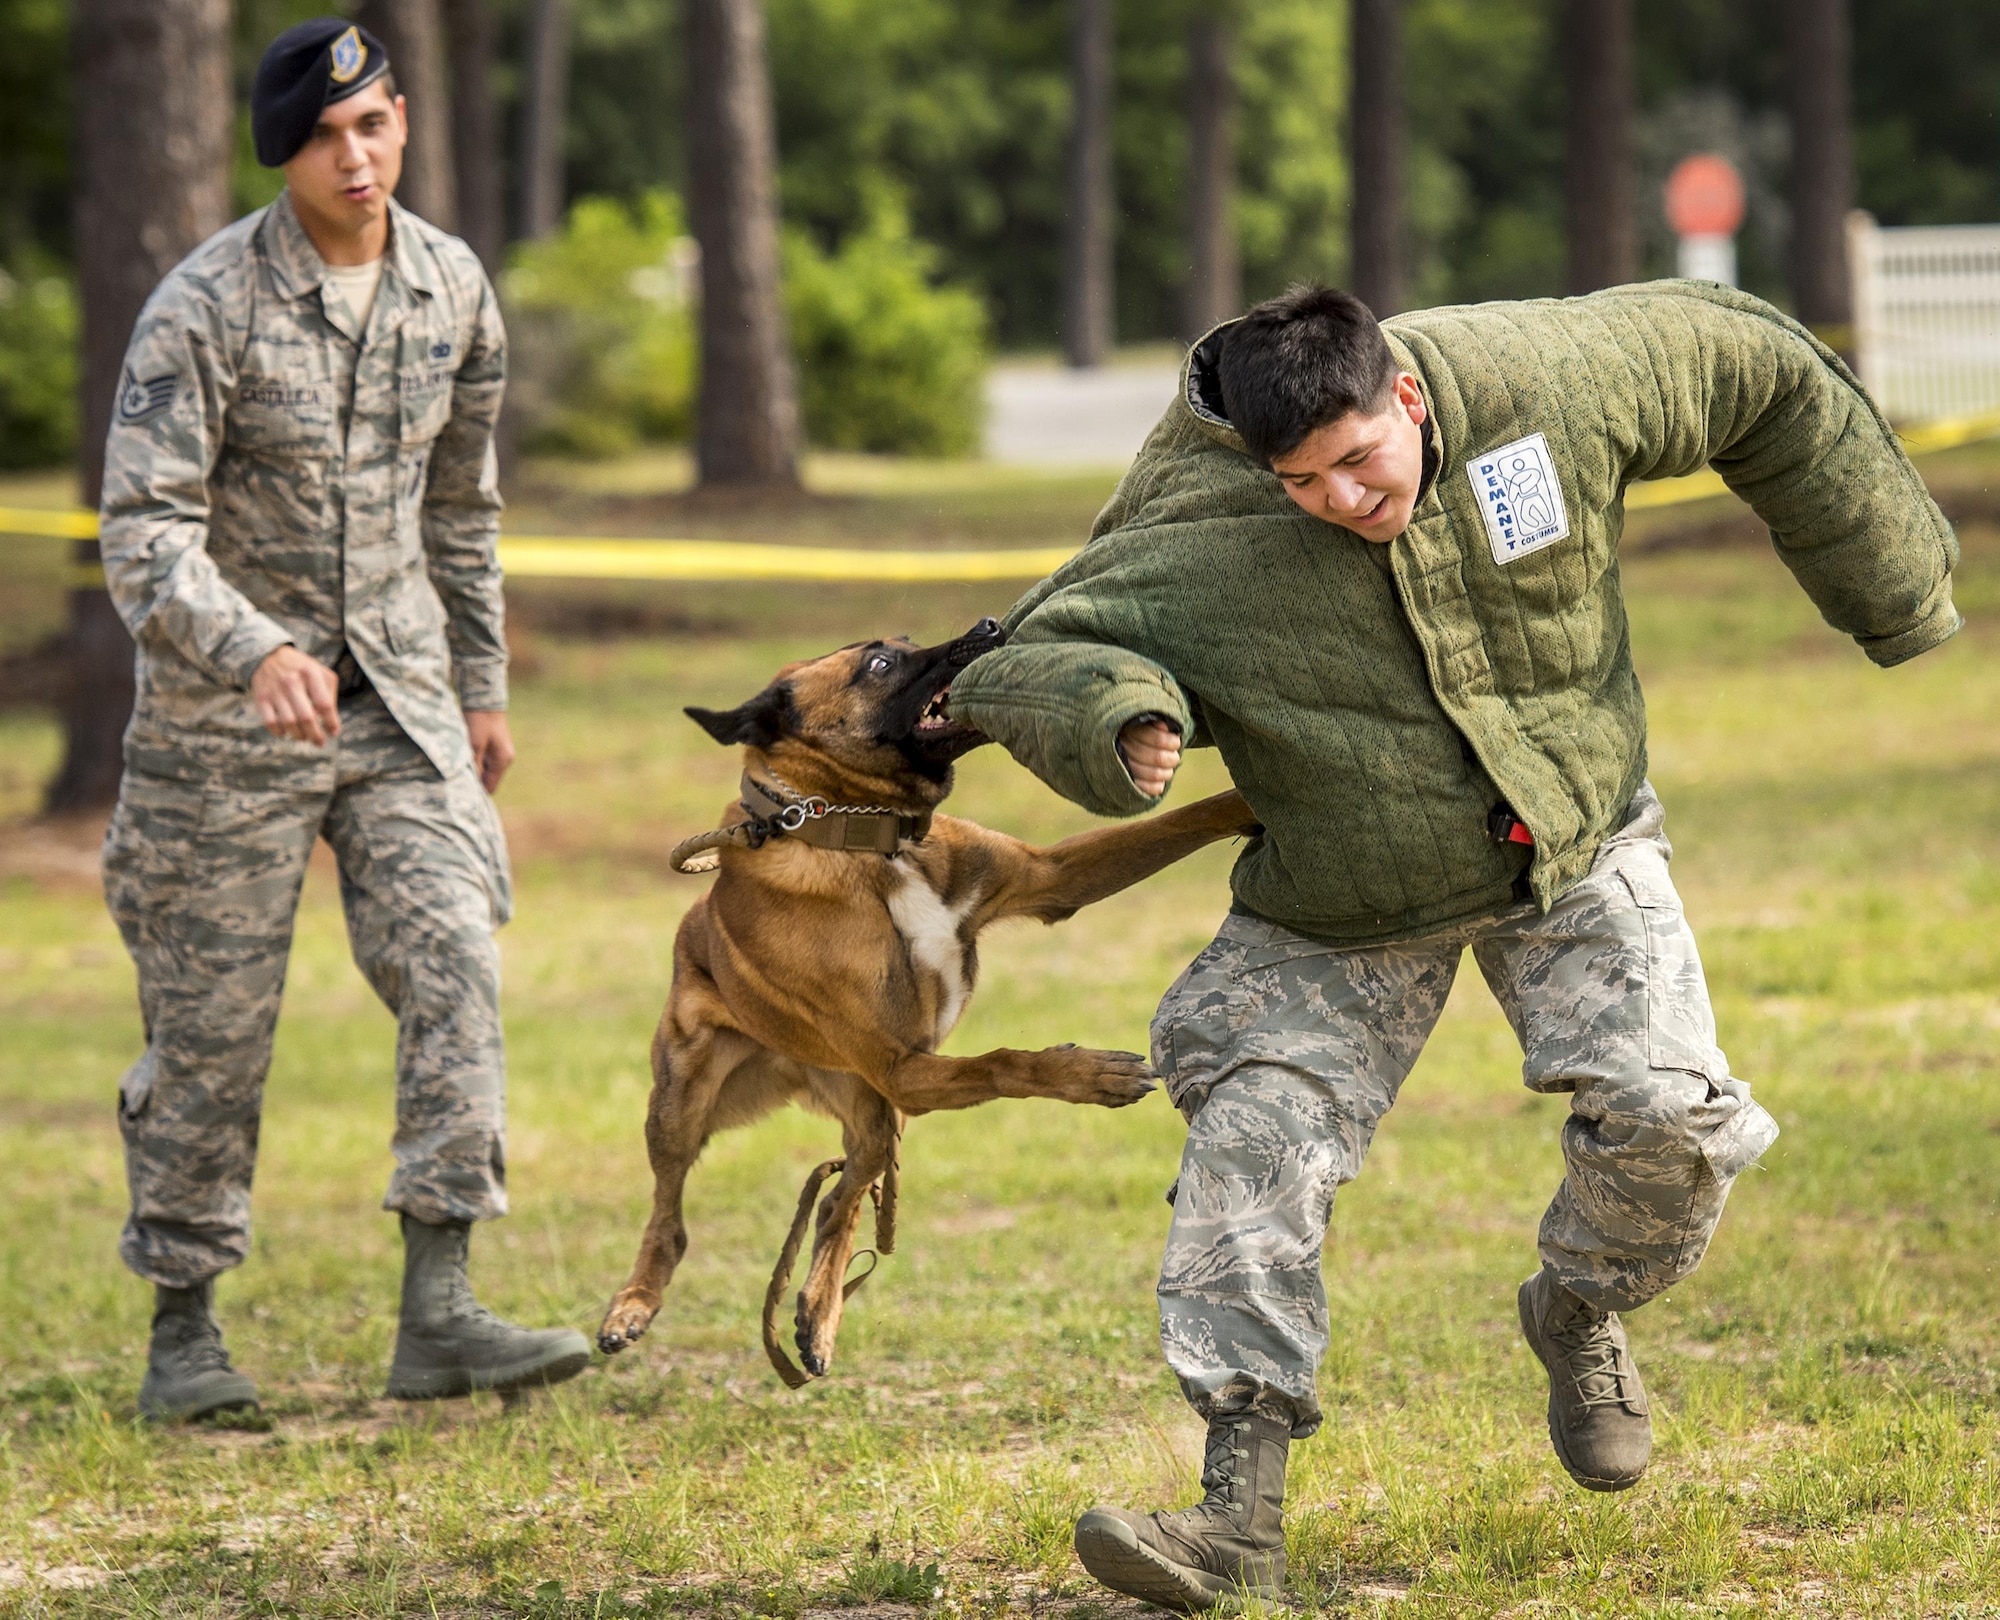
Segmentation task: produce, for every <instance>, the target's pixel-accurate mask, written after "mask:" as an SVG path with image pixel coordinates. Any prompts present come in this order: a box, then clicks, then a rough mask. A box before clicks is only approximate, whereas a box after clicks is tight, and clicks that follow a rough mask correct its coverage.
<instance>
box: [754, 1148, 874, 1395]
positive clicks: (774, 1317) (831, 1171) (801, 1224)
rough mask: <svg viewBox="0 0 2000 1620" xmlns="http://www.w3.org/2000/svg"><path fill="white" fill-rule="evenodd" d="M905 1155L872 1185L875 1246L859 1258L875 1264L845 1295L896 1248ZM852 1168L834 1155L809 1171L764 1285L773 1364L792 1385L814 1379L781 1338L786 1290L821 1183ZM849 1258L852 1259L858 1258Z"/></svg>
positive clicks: (768, 1349) (766, 1336) (766, 1335)
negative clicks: (900, 1178) (781, 1310)
mask: <svg viewBox="0 0 2000 1620" xmlns="http://www.w3.org/2000/svg"><path fill="white" fill-rule="evenodd" d="M900 1157H901V1155H900V1154H893V1155H892V1156H891V1158H890V1160H889V1168H888V1169H887V1170H886V1171H884V1172H883V1175H882V1179H881V1180H880V1181H878V1182H876V1183H875V1184H874V1185H872V1186H871V1187H870V1188H869V1189H868V1196H869V1197H871V1198H873V1199H874V1200H875V1247H874V1248H873V1249H860V1250H857V1251H856V1257H857V1258H858V1257H859V1256H860V1255H863V1254H865V1255H867V1256H868V1259H869V1262H870V1264H869V1267H868V1269H867V1270H866V1271H864V1272H862V1273H861V1275H860V1276H858V1277H850V1278H848V1279H847V1281H846V1282H845V1283H843V1284H842V1285H841V1289H840V1297H841V1298H842V1299H852V1298H853V1297H854V1291H855V1289H857V1288H859V1287H860V1286H861V1285H862V1284H863V1283H865V1282H866V1281H867V1280H868V1279H869V1278H870V1277H872V1276H874V1275H875V1267H876V1266H877V1265H879V1264H881V1257H882V1256H883V1255H885V1254H894V1253H895V1252H896V1192H897V1179H898V1171H899V1169H900V1165H899V1164H898V1159H899V1158H900ZM846 1168H847V1161H846V1160H845V1159H828V1160H827V1161H826V1163H825V1164H823V1165H821V1166H819V1168H818V1169H816V1170H814V1171H813V1173H812V1174H811V1175H809V1176H807V1177H806V1184H805V1186H804V1187H802V1188H801V1189H800V1190H799V1207H798V1212H797V1213H796V1214H795V1215H793V1216H792V1229H791V1231H789V1232H787V1233H786V1234H785V1246H784V1248H783V1249H781V1250H779V1252H778V1264H777V1267H776V1269H774V1270H773V1271H772V1273H771V1285H770V1286H769V1287H768V1288H766V1289H765V1290H764V1354H765V1355H766V1356H768V1357H770V1360H771V1365H772V1367H773V1368H775V1369H776V1370H777V1374H778V1376H779V1377H780V1378H782V1379H783V1380H784V1381H785V1387H786V1388H787V1389H804V1388H805V1387H806V1385H807V1384H809V1383H811V1382H812V1379H811V1377H810V1376H809V1375H808V1374H807V1373H806V1372H805V1370H804V1369H803V1368H801V1367H799V1366H797V1365H795V1364H794V1363H793V1361H792V1358H791V1357H790V1356H788V1355H786V1354H785V1347H784V1345H783V1344H782V1343H781V1342H780V1340H779V1338H778V1310H779V1308H780V1307H781V1306H782V1305H783V1304H784V1302H785V1291H786V1290H787V1289H788V1288H790V1287H791V1285H792V1268H793V1267H794V1266H796V1265H797V1264H798V1263H799V1246H800V1245H801V1244H802V1243H804V1241H805V1235H806V1224H807V1223H808V1222H809V1221H811V1219H812V1213H813V1202H814V1200H815V1199H817V1198H818V1197H819V1190H820V1187H821V1186H822V1185H823V1184H824V1183H825V1181H826V1178H827V1177H828V1176H832V1175H837V1174H839V1173H840V1172H841V1171H842V1170H845V1169H846ZM849 1263H850V1264H852V1260H850V1262H849Z"/></svg>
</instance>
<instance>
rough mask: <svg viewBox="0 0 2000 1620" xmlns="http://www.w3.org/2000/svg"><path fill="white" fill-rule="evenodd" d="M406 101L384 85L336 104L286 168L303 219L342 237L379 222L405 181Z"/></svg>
mask: <svg viewBox="0 0 2000 1620" xmlns="http://www.w3.org/2000/svg"><path fill="white" fill-rule="evenodd" d="M409 135H410V126H409V119H408V116H407V114H406V112H405V109H404V105H403V98H402V97H401V96H397V97H396V98H395V99H394V100H391V99H390V97H389V92H388V90H387V88H386V87H385V86H384V84H383V83H382V81H381V80H379V79H378V80H377V81H376V82H375V83H373V84H371V85H369V86H368V88H367V89H365V90H359V91H357V92H355V94H353V95H351V96H349V97H348V98H347V99H346V100H345V101H336V102H335V103H334V104H333V105H332V106H331V107H328V108H327V109H326V110H325V111H324V112H322V113H321V114H320V116H319V122H318V123H317V124H315V125H314V126H313V132H312V134H311V135H309V136H307V137H306V144H305V145H304V146H302V147H300V148H299V149H298V151H297V152H296V153H295V154H294V155H293V156H292V158H291V160H290V161H289V162H287V163H286V164H285V185H286V186H287V187H288V188H289V189H290V191H291V194H292V202H293V205H294V206H295V207H296V208H297V209H298V211H299V214H300V216H301V217H302V218H304V219H306V220H307V221H308V222H310V223H314V224H321V225H324V226H327V227H330V228H331V229H332V230H334V231H336V232H339V233H341V234H343V235H351V234H353V233H355V232H357V231H361V230H364V229H365V228H366V227H368V226H370V225H372V224H374V223H375V222H376V221H378V220H380V219H381V218H382V217H383V216H384V215H385V214H387V213H388V211H389V197H390V194H391V193H392V192H394V191H395V189H396V182H397V181H398V180H400V179H402V177H403V146H404V144H405V143H406V142H407V141H408V140H409Z"/></svg>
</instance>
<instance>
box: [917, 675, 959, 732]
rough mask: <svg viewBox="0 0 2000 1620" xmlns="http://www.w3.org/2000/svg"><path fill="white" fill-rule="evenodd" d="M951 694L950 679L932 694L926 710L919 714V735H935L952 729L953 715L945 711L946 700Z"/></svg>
mask: <svg viewBox="0 0 2000 1620" xmlns="http://www.w3.org/2000/svg"><path fill="white" fill-rule="evenodd" d="M950 696H951V682H950V681H946V682H945V683H944V685H942V686H940V687H939V688H938V689H937V690H936V691H935V692H933V693H932V694H931V700H930V702H928V703H926V704H925V705H924V712H923V713H922V714H920V715H918V716H917V725H916V734H917V735H918V736H919V737H924V736H935V735H937V734H938V733H940V732H945V731H949V730H951V729H952V720H951V716H950V715H949V714H947V713H946V712H945V700H946V699H947V698H949V697H950Z"/></svg>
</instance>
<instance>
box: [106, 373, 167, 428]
mask: <svg viewBox="0 0 2000 1620" xmlns="http://www.w3.org/2000/svg"><path fill="white" fill-rule="evenodd" d="M179 382H180V376H179V374H178V373H176V372H172V371H169V372H167V373H166V374H165V375H164V376H160V377H148V378H147V379H146V380H145V381H144V382H141V381H140V380H139V379H138V378H137V377H135V376H133V375H132V373H131V372H130V371H129V370H128V371H127V372H126V373H125V382H124V384H123V386H122V387H120V388H119V390H118V420H119V421H121V422H124V423H126V424H128V425H130V426H135V427H136V426H137V425H138V424H139V423H141V422H150V421H152V419H153V418H154V417H156V416H158V415H159V414H160V413H161V412H162V411H164V410H165V409H166V408H167V407H168V406H169V405H171V404H173V402H174V389H175V387H176V386H177V385H178V384H179Z"/></svg>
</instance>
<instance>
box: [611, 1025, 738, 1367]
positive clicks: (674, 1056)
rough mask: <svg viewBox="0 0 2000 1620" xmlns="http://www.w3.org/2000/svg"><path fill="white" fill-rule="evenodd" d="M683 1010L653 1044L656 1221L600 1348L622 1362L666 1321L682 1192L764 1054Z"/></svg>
mask: <svg viewBox="0 0 2000 1620" xmlns="http://www.w3.org/2000/svg"><path fill="white" fill-rule="evenodd" d="M678 999H679V998H678V997H676V998H675V1000H676V1001H677V1000H678ZM679 1010H681V1011H683V1012H684V1011H685V1009H679ZM676 1011H677V1008H676V1005H675V1001H670V1002H669V1003H668V1006H667V1013H666V1016H664V1017H663V1018H662V1019H661V1020H660V1029H659V1033H658V1034H657V1035H655V1036H654V1037H653V1094H652V1097H651V1099H650V1100H649V1101H648V1103H647V1105H646V1154H647V1157H648V1158H650V1159H651V1160H652V1165H653V1214H652V1218H651V1219H650V1220H648V1221H647V1223H646V1232H645V1236H643V1237H642V1238H641V1239H640V1240H639V1257H638V1259H637V1260H636V1261H635V1262H634V1263H633V1266H632V1277H631V1280H630V1281H629V1282H627V1283H626V1284H625V1286H624V1287H623V1288H622V1289H620V1290H619V1292H618V1295H617V1297H616V1298H614V1299H613V1300H612V1301H611V1305H610V1308H609V1309H608V1310H606V1311H605V1313H604V1321H603V1322H602V1324H601V1325H600V1326H599V1327H598V1330H597V1347H598V1349H600V1350H602V1351H603V1352H604V1353H605V1354H606V1355H616V1354H617V1353H618V1352H619V1351H620V1350H623V1349H624V1348H625V1347H626V1346H627V1345H628V1344H631V1343H633V1342H634V1341H635V1340H637V1339H638V1337H639V1335H640V1334H642V1333H644V1332H645V1331H646V1329H647V1328H648V1327H649V1326H651V1324H652V1321H653V1318H654V1316H655V1315H657V1314H658V1312H659V1309H660V1299H661V1297H662V1296H663V1295H664V1294H665V1293H666V1291H667V1284H668V1283H669V1282H671V1281H672V1280H673V1275H674V1271H675V1269H676V1268H677V1267H678V1266H679V1265H680V1263H681V1256H682V1255H684V1254H686V1253H687V1241H688V1240H687V1223H686V1222H685V1221H684V1220H683V1219H682V1218H681V1193H682V1190H683V1189H684V1188H685V1186H686V1185H687V1177H688V1172H689V1171H690V1170H691V1169H693V1168H694V1162H695V1160H696V1159H697V1158H699V1157H700V1156H701V1150H702V1148H703V1146H704V1145H706V1143H707V1141H708V1138H709V1136H710V1134H711V1133H712V1131H713V1130H714V1128H715V1117H714V1116H715V1111H716V1101H717V1099H718V1098H719V1097H720V1096H721V1095H722V1088H723V1084H724V1082H725V1081H727V1080H728V1078H729V1075H730V1073H731V1071H732V1070H734V1069H735V1068H737V1067H738V1066H739V1065H740V1064H742V1063H743V1062H744V1061H745V1060H746V1059H748V1058H750V1057H751V1056H752V1055H753V1054H755V1053H756V1052H758V1051H759V1050H760V1048H759V1047H758V1046H757V1043H756V1042H754V1041H752V1040H751V1039H750V1037H749V1036H747V1035H743V1034H739V1033H738V1032H737V1031H735V1030H733V1029H727V1028H717V1027H716V1026H715V1025H713V1024H711V1023H708V1022H706V1021H705V1020H701V1019H688V1018H681V1019H677V1018H676V1016H675V1015H676ZM677 1024H679V1025H680V1026H681V1027H679V1028H677V1027H675V1026H676V1025H677Z"/></svg>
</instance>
